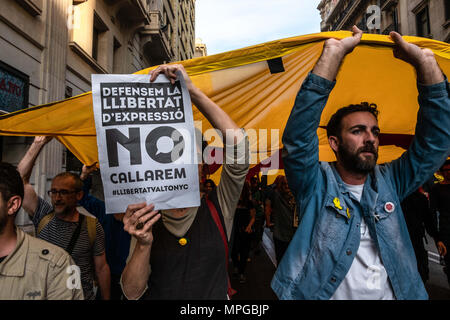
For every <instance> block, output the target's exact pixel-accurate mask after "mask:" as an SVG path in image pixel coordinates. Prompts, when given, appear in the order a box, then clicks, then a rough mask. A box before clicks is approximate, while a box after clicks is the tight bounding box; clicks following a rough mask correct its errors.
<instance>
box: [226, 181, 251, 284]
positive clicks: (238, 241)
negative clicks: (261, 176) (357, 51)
mask: <svg viewBox="0 0 450 320" xmlns="http://www.w3.org/2000/svg"><path fill="white" fill-rule="evenodd" d="M255 215H256V210H255V208H254V206H253V203H252V200H251V194H250V186H249V183H248V181H246V182H245V183H244V187H243V189H242V193H241V196H240V198H239V201H238V205H237V207H236V213H235V216H234V226H233V230H234V239H233V246H232V251H231V259H232V260H233V276H234V277H236V276H239V282H240V283H245V281H246V277H245V268H246V266H247V259H248V256H249V253H250V245H251V241H252V234H253V232H254V230H253V226H254V223H255Z"/></svg>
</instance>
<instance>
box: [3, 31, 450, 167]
mask: <svg viewBox="0 0 450 320" xmlns="http://www.w3.org/2000/svg"><path fill="white" fill-rule="evenodd" d="M350 35H351V33H350V32H347V31H338V32H324V33H318V34H311V35H305V36H298V37H292V38H287V39H281V40H277V41H272V42H268V43H263V44H260V45H256V46H251V47H248V48H243V49H239V50H234V51H230V52H225V53H221V54H217V55H213V56H208V57H201V58H196V59H191V60H186V61H181V62H178V63H181V64H183V65H184V66H185V68H186V70H187V72H188V74H189V75H190V76H191V78H192V81H193V82H194V83H195V85H197V86H198V87H199V88H200V89H201V90H203V91H204V92H205V93H206V94H207V95H208V96H209V97H210V98H211V99H212V100H214V101H215V102H216V103H217V104H218V105H219V106H220V107H221V108H223V109H224V110H225V112H227V113H228V114H229V115H230V116H231V118H232V119H233V120H234V121H235V122H236V123H237V124H238V125H239V126H240V127H243V128H245V129H246V130H251V129H255V130H256V132H257V133H258V134H257V136H256V140H255V139H254V140H253V141H252V140H251V148H252V150H253V151H254V152H255V154H256V151H258V152H261V151H264V152H262V154H261V156H260V157H258V158H257V160H256V162H259V161H261V160H263V159H265V158H266V157H268V156H270V154H271V152H272V151H276V150H278V148H279V147H280V146H281V136H282V133H283V130H284V127H285V124H286V121H287V119H288V117H289V114H290V111H291V109H292V106H293V103H294V100H295V96H296V94H297V92H298V90H299V88H300V86H301V83H302V82H303V80H304V79H305V77H306V76H307V74H308V72H309V71H311V69H312V68H313V66H314V64H315V63H316V61H317V59H318V58H319V56H320V54H321V52H322V47H323V42H324V41H325V40H326V39H328V38H330V37H334V38H345V37H348V36H350ZM405 39H406V40H407V41H408V42H411V43H414V44H417V45H418V46H420V47H422V48H429V49H431V50H433V51H434V53H435V55H436V57H437V60H438V62H439V64H440V66H441V68H442V70H443V71H444V72H445V73H446V74H449V71H450V45H449V44H447V43H443V42H439V41H435V40H430V39H424V38H418V37H405ZM392 45H393V43H392V41H391V40H390V38H389V37H388V36H384V35H372V34H365V35H364V36H363V39H362V43H361V45H359V46H358V47H357V48H356V49H355V50H354V52H353V53H352V54H350V55H349V56H348V57H347V58H346V59H345V62H344V64H343V66H342V68H341V71H340V73H339V76H338V79H337V85H336V88H335V89H334V90H333V92H332V94H331V96H330V99H329V101H328V104H327V106H326V107H325V110H324V112H323V114H322V119H321V125H322V126H325V125H326V123H327V122H328V120H329V118H330V117H331V115H332V114H333V113H334V112H335V111H336V110H337V109H338V108H340V107H342V106H345V105H349V104H352V103H360V102H362V101H368V102H371V103H376V104H377V105H378V106H379V110H380V117H379V124H380V127H381V131H382V133H391V134H411V135H412V134H414V128H415V124H416V115H417V110H418V107H419V106H418V103H417V95H418V93H417V87H416V76H415V72H414V70H413V68H412V67H411V66H410V65H408V64H406V63H404V62H402V61H400V60H398V59H395V58H394V57H393V54H392ZM277 57H282V59H283V63H284V68H285V72H282V73H277V74H271V73H270V71H269V68H268V65H267V62H266V61H267V60H269V59H274V58H277ZM153 68H154V67H152V68H148V69H144V70H141V71H139V72H137V74H145V73H147V72H148V71H149V70H151V69H153ZM194 119H195V120H201V121H202V130H203V132H204V131H205V130H206V129H208V128H210V124H209V123H208V122H207V121H204V117H203V116H202V115H201V114H200V113H199V112H198V110H196V109H195V108H194ZM305 121H307V119H305ZM259 129H278V130H279V134H278V136H276V135H275V134H274V135H273V136H272V135H270V134H269V137H268V139H261V137H262V136H261V135H260V134H259V131H258V130H259ZM0 134H1V135H20V136H24V135H28V136H34V135H55V136H57V137H58V140H60V141H61V142H62V143H63V144H64V145H65V146H66V147H67V148H68V149H69V150H70V151H71V152H72V153H74V154H75V156H76V157H77V158H78V159H80V160H81V162H83V163H85V164H87V165H91V164H93V163H94V162H97V161H98V158H97V143H96V136H95V125H94V118H93V113H92V96H91V93H90V92H88V93H85V94H82V95H79V96H76V97H73V98H70V99H67V100H63V101H59V102H55V103H51V104H47V105H42V106H37V107H33V108H29V109H26V110H22V111H18V112H15V113H11V114H8V115H4V116H1V117H0ZM318 135H319V143H320V159H321V160H330V159H333V158H334V156H333V155H332V153H331V150H330V148H329V147H328V141H327V138H326V133H325V130H323V129H318ZM270 137H272V138H273V139H274V142H277V143H272V145H271V144H270V143H269V142H267V145H268V147H267V149H268V150H262V149H263V148H261V147H258V145H259V144H260V143H261V142H265V141H270ZM213 145H218V146H219V145H220V143H219V144H218V143H214V144H213ZM263 146H264V144H263ZM265 151H267V152H265ZM402 152H404V150H403V149H401V148H398V147H393V146H386V147H382V148H381V149H380V160H379V162H385V161H390V160H393V159H395V158H397V157H399V156H400V155H401V153H402ZM254 163H255V162H254ZM254 163H253V164H254Z"/></svg>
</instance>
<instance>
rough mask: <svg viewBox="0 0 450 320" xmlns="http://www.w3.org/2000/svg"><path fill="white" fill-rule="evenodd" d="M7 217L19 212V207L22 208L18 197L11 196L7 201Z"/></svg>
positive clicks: (20, 199)
mask: <svg viewBox="0 0 450 320" xmlns="http://www.w3.org/2000/svg"><path fill="white" fill-rule="evenodd" d="M7 205H8V215H11V216H12V215H14V214H15V213H17V211H19V209H20V207H21V206H22V198H21V197H19V196H12V197H11V198H10V199H9V200H8V204H7Z"/></svg>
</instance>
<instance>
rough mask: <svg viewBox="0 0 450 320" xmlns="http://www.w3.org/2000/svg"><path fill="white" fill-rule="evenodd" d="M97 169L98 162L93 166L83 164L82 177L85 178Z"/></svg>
mask: <svg viewBox="0 0 450 320" xmlns="http://www.w3.org/2000/svg"><path fill="white" fill-rule="evenodd" d="M96 170H97V164H96V163H94V164H93V165H92V166H87V165H85V164H84V165H83V168H82V169H81V174H80V179H81V180H85V179H86V178H87V177H88V176H89V175H90V174H91V173H92V172H94V171H96Z"/></svg>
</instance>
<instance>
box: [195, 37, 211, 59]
mask: <svg viewBox="0 0 450 320" xmlns="http://www.w3.org/2000/svg"><path fill="white" fill-rule="evenodd" d="M207 55H208V51H207V49H206V44H204V43H203V41H202V39H200V38H197V39H195V53H194V58H199V57H206V56H207Z"/></svg>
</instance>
